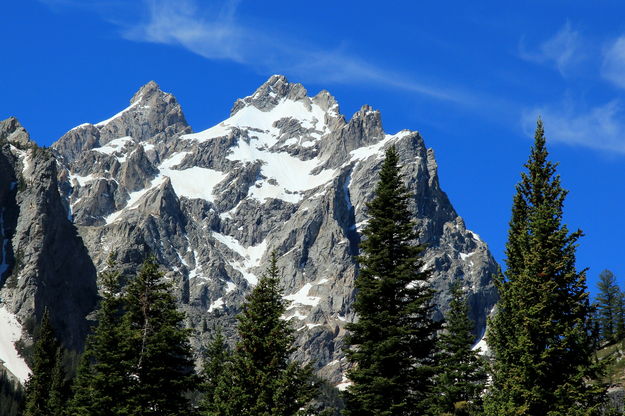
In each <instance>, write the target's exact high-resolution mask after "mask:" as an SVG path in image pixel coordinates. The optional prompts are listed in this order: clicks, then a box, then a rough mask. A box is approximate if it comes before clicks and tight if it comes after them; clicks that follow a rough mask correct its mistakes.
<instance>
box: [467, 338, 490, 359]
mask: <svg viewBox="0 0 625 416" xmlns="http://www.w3.org/2000/svg"><path fill="white" fill-rule="evenodd" d="M471 349H472V350H473V351H476V352H477V353H478V354H479V355H486V354H488V352H489V349H488V344H487V343H486V334H484V335H483V336H482V338H481V339H480V340H479V341H478V342H477V343H476V344H475V345H474V346H473V348H471Z"/></svg>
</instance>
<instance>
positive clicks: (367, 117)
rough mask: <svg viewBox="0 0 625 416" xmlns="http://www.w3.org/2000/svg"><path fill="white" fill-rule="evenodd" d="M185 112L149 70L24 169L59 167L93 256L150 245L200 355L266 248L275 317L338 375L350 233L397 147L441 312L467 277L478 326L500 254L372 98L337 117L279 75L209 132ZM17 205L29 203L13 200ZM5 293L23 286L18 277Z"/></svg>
mask: <svg viewBox="0 0 625 416" xmlns="http://www.w3.org/2000/svg"><path fill="white" fill-rule="evenodd" d="M184 120H185V119H184V115H183V113H182V110H181V109H180V106H179V105H178V104H177V102H176V100H175V98H174V97H173V96H172V95H171V94H167V93H164V92H162V91H160V89H159V88H158V86H157V85H156V84H155V83H152V82H151V83H149V84H147V85H146V86H144V87H142V88H141V89H140V90H139V92H137V94H135V96H134V97H133V98H132V100H131V104H130V107H128V108H126V109H125V110H123V111H122V112H120V113H119V114H117V115H115V116H114V117H113V118H111V119H109V120H107V121H104V122H101V123H96V124H86V125H82V126H79V127H77V128H74V129H72V130H70V131H69V132H68V133H67V134H66V135H64V136H63V137H62V138H61V139H59V141H58V142H56V143H55V144H54V145H53V146H52V148H53V151H54V155H55V156H56V159H57V160H58V171H56V170H54V171H53V170H50V171H47V170H46V169H44V167H43V165H42V167H40V168H37V169H39V170H37V172H36V173H35V172H31V171H28V173H27V174H26V177H31V175H43V171H45V172H47V173H46V174H49V175H57V177H58V183H56V182H54V181H53V180H52V179H47V180H48V182H46V183H47V184H48V185H49V186H51V187H54V186H58V189H59V191H58V192H56V194H55V195H56V196H54V197H53V196H50V200H51V201H54V202H53V205H54V207H56V209H57V210H59V212H61V214H59V216H60V217H62V218H63V219H64V221H65V222H64V223H63V224H64V225H63V227H66V228H67V227H69V228H68V229H69V230H77V231H78V235H79V236H80V237H78V236H74V237H75V240H73V241H77V242H80V241H84V244H85V246H86V248H87V250H88V252H89V258H90V259H91V260H90V261H92V262H93V264H95V267H96V268H100V267H103V265H104V263H105V261H106V259H107V257H108V255H109V253H110V252H111V251H112V250H115V251H116V252H117V254H118V259H119V261H120V262H121V264H122V266H123V267H124V268H125V269H126V270H129V271H130V270H133V269H135V268H136V267H137V265H138V264H139V263H140V262H141V261H142V260H143V259H144V257H145V255H146V254H147V253H153V254H154V255H156V257H157V258H158V260H159V261H160V262H161V263H162V264H163V265H164V266H165V267H166V268H167V269H168V270H169V272H168V276H169V277H170V278H171V279H172V280H173V281H174V282H175V285H176V288H177V295H178V297H179V300H180V306H181V308H182V309H184V310H185V311H186V313H187V316H188V325H189V326H190V327H192V328H193V329H195V332H194V333H195V334H196V335H195V336H194V338H193V345H194V347H195V348H196V349H197V351H201V350H202V349H203V348H204V346H205V345H206V342H207V340H208V338H209V334H210V332H211V331H212V329H213V328H215V327H216V326H221V327H222V328H223V329H224V331H225V333H226V334H228V335H230V336H233V335H234V328H235V319H234V317H235V315H236V314H237V313H238V311H239V309H240V305H241V303H242V302H243V301H244V298H245V295H246V294H247V293H248V292H249V290H250V289H251V287H253V286H254V285H255V284H256V282H257V279H258V277H259V276H260V274H261V273H262V272H263V269H264V266H265V265H266V262H267V259H268V256H269V254H270V253H271V252H272V251H275V252H276V253H277V254H278V256H279V260H278V266H279V267H280V268H281V270H282V276H283V277H282V284H283V288H284V294H285V300H287V301H288V302H289V307H288V310H287V313H286V314H285V316H284V319H288V320H290V321H291V322H292V324H293V326H294V328H295V329H296V330H297V343H298V346H299V348H298V350H297V352H296V353H295V355H296V356H297V358H299V359H301V360H304V361H307V362H311V363H313V365H314V366H315V367H316V369H317V370H318V372H319V374H321V375H323V376H325V377H327V378H328V379H329V380H331V381H332V382H333V383H334V384H339V383H341V381H342V380H343V373H344V370H345V369H346V367H345V365H346V363H345V361H344V359H343V358H344V355H343V353H342V347H343V337H344V335H345V325H346V323H347V322H350V321H352V320H353V319H354V318H355V317H354V314H353V311H352V310H351V304H352V302H353V300H354V279H355V278H356V275H357V264H356V256H357V255H358V245H359V241H360V235H359V231H360V230H361V229H362V227H363V226H364V225H365V224H366V222H367V213H366V208H365V206H366V202H367V201H369V200H370V199H371V198H372V197H373V189H374V183H375V178H376V177H377V172H378V170H379V168H380V165H381V162H382V160H383V155H384V150H385V149H386V148H387V147H388V146H391V145H394V146H395V147H396V148H397V150H398V152H399V155H400V158H401V162H402V164H403V174H404V178H405V181H406V185H407V186H408V188H409V189H410V190H411V192H413V193H414V198H413V199H412V201H411V208H412V210H413V212H414V215H415V219H416V221H417V223H418V226H419V229H420V230H421V234H420V238H421V241H420V242H422V243H425V244H427V247H428V248H427V250H426V251H425V254H424V256H425V261H426V264H427V267H428V268H429V269H430V270H431V271H432V277H431V283H432V285H433V286H434V287H435V288H436V289H437V297H436V302H437V315H438V316H440V315H441V314H442V313H443V312H444V311H445V309H446V308H447V305H448V302H449V295H448V293H447V292H448V286H449V283H450V282H451V281H452V280H453V279H456V278H458V279H461V280H462V281H463V285H464V287H465V289H466V291H467V293H468V294H469V298H470V302H471V314H472V317H473V318H474V319H475V320H476V322H477V329H476V335H478V336H479V335H481V333H482V332H483V330H484V327H485V319H486V315H487V313H488V312H489V310H490V309H491V308H492V306H493V304H494V303H495V300H496V293H495V289H494V286H493V283H492V276H493V275H494V273H496V270H497V265H496V263H495V261H494V260H493V258H492V256H491V255H490V253H489V251H488V248H487V245H486V244H485V243H484V242H482V241H481V240H480V238H479V237H478V236H477V234H474V233H472V232H471V231H469V230H467V229H466V227H465V225H464V222H463V220H462V218H461V217H460V216H459V215H458V214H457V213H456V211H455V210H454V209H453V207H452V205H451V203H450V201H449V200H448V198H447V196H446V195H445V193H444V192H443V191H442V190H441V187H440V184H439V181H438V173H437V165H436V161H435V159H434V153H433V151H432V150H431V149H428V148H427V147H426V146H425V143H424V142H423V139H422V137H421V136H420V135H419V133H418V132H411V131H407V130H405V131H401V132H399V133H396V134H387V133H385V132H384V129H383V126H382V119H381V115H380V113H379V112H378V111H376V110H374V109H372V108H371V107H369V106H364V107H362V109H361V110H359V111H358V112H357V113H356V114H354V115H353V116H352V117H351V119H349V120H346V118H345V117H344V116H343V115H342V114H340V112H339V106H338V104H337V102H336V100H335V99H334V98H333V97H332V96H331V95H330V94H329V93H328V92H327V91H321V92H320V93H318V94H317V95H315V96H312V97H311V96H308V93H307V91H306V89H305V88H304V87H303V86H302V85H300V84H295V83H290V82H289V81H288V80H287V79H286V78H285V77H283V76H279V75H276V76H272V77H271V78H270V79H269V80H268V81H267V82H266V83H265V84H263V85H262V86H261V87H260V88H259V89H258V90H257V91H256V92H254V93H253V94H252V95H250V96H249V97H246V98H243V99H240V100H237V101H236V102H235V104H234V106H233V108H232V110H231V113H230V117H228V118H227V119H226V120H224V121H223V122H221V123H219V124H218V125H216V126H214V127H212V128H210V129H208V130H205V131H202V132H198V133H191V129H190V128H189V126H188V125H187V124H186V122H185V121H184ZM0 137H1V136H0ZM48 157H50V160H54V158H53V157H52V156H48ZM0 163H2V161H1V160H0ZM7 163H8V162H7ZM19 163H20V162H19V161H18V159H16V162H15V164H17V165H19ZM42 163H43V162H42ZM52 165H54V166H55V168H54V169H56V166H57V164H55V163H52ZM20 166H21V165H20ZM49 169H53V168H52V167H49ZM9 176H10V175H9ZM0 179H1V178H0ZM9 180H10V178H8V179H7V181H9ZM46 189H48V188H46ZM56 201H58V203H57V202H56ZM40 202H41V201H36V202H35V205H36V206H37V207H38V208H37V210H38V211H37V212H40V211H41V209H42V208H41V207H39V206H40V205H41V204H40ZM24 203H26V204H29V203H30V200H18V201H16V206H18V207H20V209H22V208H21V207H22V205H23V204H24ZM50 206H51V205H50ZM29 215H30V213H29ZM50 215H51V214H50ZM24 218H26V217H24ZM67 218H70V219H71V220H72V222H70V221H68V220H67ZM33 221H34V219H33ZM59 221H60V220H59ZM59 224H60V222H59ZM59 227H60V225H59ZM74 227H75V228H74ZM63 229H65V228H63ZM51 244H53V245H54V244H57V243H56V242H55V243H51ZM81 255H82V254H81ZM76 256H78V257H80V256H79V255H78V254H76ZM80 258H82V257H80ZM90 276H91V277H90V279H91V280H90V281H93V275H90ZM87 280H88V279H87ZM85 281H86V280H85ZM5 286H6V285H5ZM82 289H83V290H86V291H87V292H89V293H92V292H93V288H91V287H90V288H82ZM2 294H3V296H6V297H7V298H8V299H12V298H15V297H20V296H22V297H28V296H30V294H29V292H28V291H24V290H22V289H21V287H20V288H13V289H10V288H5V289H3V292H2ZM47 301H48V300H47V299H46V302H47ZM65 302H68V303H71V300H69V299H67V298H66V300H65ZM42 304H45V303H42ZM65 307H66V308H67V307H69V306H65ZM81 307H82V306H81ZM14 310H19V308H14ZM81 311H82V309H81ZM81 313H82V312H81ZM20 316H22V315H20ZM23 316H24V317H25V316H26V315H23ZM83 316H84V315H83ZM77 333H81V334H82V332H80V331H78V332H77ZM67 336H68V337H70V335H67ZM71 336H73V337H76V336H77V335H71Z"/></svg>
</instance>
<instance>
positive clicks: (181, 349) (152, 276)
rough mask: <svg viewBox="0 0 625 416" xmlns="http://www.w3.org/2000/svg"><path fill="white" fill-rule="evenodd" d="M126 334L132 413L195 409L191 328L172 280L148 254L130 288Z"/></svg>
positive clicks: (173, 414) (165, 415)
mask: <svg viewBox="0 0 625 416" xmlns="http://www.w3.org/2000/svg"><path fill="white" fill-rule="evenodd" d="M124 301H125V308H126V313H125V315H124V318H123V331H122V332H123V336H124V340H125V341H126V342H127V347H126V348H127V354H128V359H129V360H130V363H131V368H130V374H129V375H128V378H129V380H130V386H129V389H128V402H129V405H128V414H129V415H137V416H139V415H140V416H152V415H154V416H156V415H158V416H177V415H183V414H189V413H191V412H192V407H191V403H190V400H189V397H188V393H189V392H190V391H191V390H193V389H194V388H195V387H196V382H197V378H196V376H195V374H194V363H193V358H192V353H191V345H190V343H189V330H188V329H186V328H184V325H183V321H184V314H183V313H182V312H180V311H178V309H177V305H176V300H175V298H174V296H173V294H172V293H171V283H169V282H167V281H165V280H164V279H163V273H162V272H161V271H159V266H158V264H157V263H156V260H155V259H154V257H149V258H148V259H147V260H146V261H145V262H144V263H143V265H142V267H141V269H140V271H139V273H138V274H137V276H136V277H134V278H133V279H132V280H131V281H130V283H129V284H128V287H127V293H126V296H125V297H124Z"/></svg>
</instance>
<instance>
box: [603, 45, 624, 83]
mask: <svg viewBox="0 0 625 416" xmlns="http://www.w3.org/2000/svg"><path fill="white" fill-rule="evenodd" d="M601 75H602V76H603V77H604V78H605V79H607V80H608V81H610V82H612V83H614V84H615V85H616V86H618V87H620V88H625V35H624V36H621V37H619V38H617V39H616V40H615V41H613V42H612V43H611V44H610V45H609V46H608V47H607V48H606V49H605V50H604V52H603V62H602V65H601Z"/></svg>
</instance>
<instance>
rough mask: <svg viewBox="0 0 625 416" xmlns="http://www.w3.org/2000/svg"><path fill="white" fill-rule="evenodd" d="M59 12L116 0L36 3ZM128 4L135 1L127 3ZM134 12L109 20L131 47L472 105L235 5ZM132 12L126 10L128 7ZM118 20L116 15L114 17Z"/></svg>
mask: <svg viewBox="0 0 625 416" xmlns="http://www.w3.org/2000/svg"><path fill="white" fill-rule="evenodd" d="M41 1H43V2H44V3H46V4H49V5H52V6H56V7H60V6H66V7H67V6H70V7H85V6H84V5H85V4H89V5H90V7H91V8H93V9H97V11H98V12H99V13H100V14H102V13H103V10H110V9H111V6H112V5H115V6H116V5H117V4H118V3H119V0H93V1H84V2H78V1H77V0H41ZM126 3H127V4H130V3H134V2H126ZM137 3H138V4H140V5H141V8H140V10H139V13H133V14H132V15H131V17H130V18H129V17H128V16H127V17H126V18H125V19H119V18H115V19H113V18H110V19H108V20H109V21H111V22H112V23H114V24H115V25H117V26H118V27H119V29H120V33H121V35H122V36H123V37H124V38H126V39H128V40H132V41H136V42H149V43H157V44H165V45H173V46H178V47H182V48H184V49H187V50H189V51H190V52H192V53H195V54H197V55H200V56H202V57H204V58H207V59H211V60H228V61H234V62H237V63H239V64H242V65H246V66H249V67H251V68H253V69H254V70H256V71H257V72H260V73H263V74H272V73H284V74H287V75H289V76H291V77H294V78H297V79H299V80H301V81H303V82H315V83H318V82H323V83H324V84H328V83H343V84H349V83H351V84H362V83H371V84H372V85H378V86H383V87H394V88H398V89H402V90H405V91H410V92H414V93H418V94H421V95H425V96H428V97H432V98H435V99H438V100H444V101H450V102H455V103H464V104H467V103H472V102H474V101H475V98H474V97H472V95H471V94H470V93H468V92H466V91H462V90H461V89H455V88H449V87H437V86H435V85H432V83H431V82H419V81H418V80H417V79H415V78H414V77H413V76H406V75H404V74H402V73H401V72H400V71H395V70H392V69H389V68H386V67H383V66H380V65H376V64H375V63H372V62H369V61H368V60H366V59H364V58H361V57H359V56H356V55H354V54H351V53H349V51H348V50H347V49H348V48H347V47H346V46H345V45H342V44H340V43H339V44H338V45H336V46H333V47H330V48H328V47H321V46H319V45H315V44H312V43H310V42H307V41H305V40H304V39H301V38H298V37H297V35H294V34H293V33H276V32H272V31H271V30H268V28H271V27H272V25H271V22H268V21H257V20H255V21H242V19H241V18H240V17H239V16H238V14H237V11H238V7H239V5H240V0H222V1H202V2H199V1H197V0H142V1H140V2H136V3H134V6H132V7H133V11H135V10H134V9H136V4H137ZM128 7H131V6H128ZM116 15H117V16H118V15H119V13H116Z"/></svg>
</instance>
